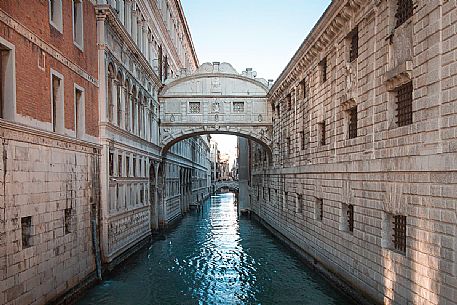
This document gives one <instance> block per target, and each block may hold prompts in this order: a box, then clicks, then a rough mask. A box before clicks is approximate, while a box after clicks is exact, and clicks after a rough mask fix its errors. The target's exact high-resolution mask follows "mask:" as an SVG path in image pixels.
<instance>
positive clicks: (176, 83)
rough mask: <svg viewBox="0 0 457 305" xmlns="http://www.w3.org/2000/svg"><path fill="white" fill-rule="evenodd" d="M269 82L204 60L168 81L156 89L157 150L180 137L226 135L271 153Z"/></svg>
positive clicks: (252, 74)
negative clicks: (239, 138)
mask: <svg viewBox="0 0 457 305" xmlns="http://www.w3.org/2000/svg"><path fill="white" fill-rule="evenodd" d="M268 90H269V88H268V82H267V81H266V80H264V79H260V78H256V77H255V72H253V71H252V70H250V69H247V70H246V71H244V72H243V73H242V74H238V72H237V71H236V70H235V69H234V68H233V67H232V66H231V65H230V64H228V63H222V64H220V63H212V64H211V63H205V64H202V65H201V66H200V67H199V68H198V69H197V71H196V72H195V73H193V74H192V75H186V76H183V77H180V78H178V79H173V80H171V81H169V82H168V83H167V84H166V85H165V86H164V87H163V88H162V90H161V91H160V93H159V103H160V109H161V111H160V145H161V146H162V147H163V150H162V153H163V154H166V152H167V151H168V149H169V148H170V147H171V146H172V145H173V144H175V143H176V142H179V141H181V140H184V139H186V138H189V137H193V136H197V135H204V134H231V135H237V136H240V137H245V138H248V139H251V140H254V141H256V142H257V143H259V144H261V145H262V146H263V147H265V148H266V150H267V151H268V152H271V144H272V143H271V142H272V113H271V107H268V100H267V93H268Z"/></svg>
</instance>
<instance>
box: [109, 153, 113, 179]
mask: <svg viewBox="0 0 457 305" xmlns="http://www.w3.org/2000/svg"><path fill="white" fill-rule="evenodd" d="M113 158H114V154H113V153H112V152H110V153H109V175H110V176H113V174H114V159H113Z"/></svg>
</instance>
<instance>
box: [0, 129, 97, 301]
mask: <svg viewBox="0 0 457 305" xmlns="http://www.w3.org/2000/svg"><path fill="white" fill-rule="evenodd" d="M1 123H2V126H1V127H0V135H1V139H2V142H1V143H0V145H1V147H0V151H1V152H2V157H3V159H2V160H4V161H3V162H1V164H2V165H1V171H0V177H2V178H1V179H2V187H1V189H0V198H1V207H2V209H1V217H2V221H1V223H0V225H1V228H2V231H1V232H0V236H1V238H0V270H1V271H2V272H1V273H0V274H1V275H0V280H1V284H2V285H1V289H0V303H1V304H44V303H46V302H48V301H50V300H52V299H53V298H55V297H57V296H59V295H61V294H62V293H64V292H66V291H68V290H69V289H71V288H73V287H75V286H76V285H77V284H79V283H80V282H82V281H83V280H84V279H85V278H86V277H87V276H88V275H89V274H90V273H91V272H93V271H94V270H95V258H94V254H93V247H92V236H91V222H90V215H91V214H90V212H91V206H92V205H97V204H98V189H97V188H98V185H97V184H95V185H94V183H93V181H92V180H93V179H94V177H96V176H97V175H98V158H99V150H98V148H97V147H96V146H94V145H90V144H88V143H85V142H80V141H72V140H70V139H68V138H64V137H62V136H58V135H55V134H51V133H44V132H39V131H36V130H33V129H29V128H25V127H23V126H19V125H14V124H10V123H6V122H1ZM3 179H4V180H3ZM5 208H6V209H5ZM66 211H67V212H68V215H67V217H66ZM29 216H31V229H30V238H29V242H30V246H29V247H27V246H26V245H24V244H23V234H24V232H23V230H22V229H23V228H22V221H21V219H23V218H24V217H29ZM66 219H67V225H66V224H65V221H66Z"/></svg>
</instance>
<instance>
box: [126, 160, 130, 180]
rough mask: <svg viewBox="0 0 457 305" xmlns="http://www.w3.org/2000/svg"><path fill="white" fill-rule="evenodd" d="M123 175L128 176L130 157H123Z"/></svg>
mask: <svg viewBox="0 0 457 305" xmlns="http://www.w3.org/2000/svg"><path fill="white" fill-rule="evenodd" d="M125 175H126V177H129V176H130V157H125Z"/></svg>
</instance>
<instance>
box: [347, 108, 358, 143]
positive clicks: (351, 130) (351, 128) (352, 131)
mask: <svg viewBox="0 0 457 305" xmlns="http://www.w3.org/2000/svg"><path fill="white" fill-rule="evenodd" d="M348 120H349V122H348V135H349V139H353V138H356V137H357V106H354V107H352V108H351V109H349V110H348Z"/></svg>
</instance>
